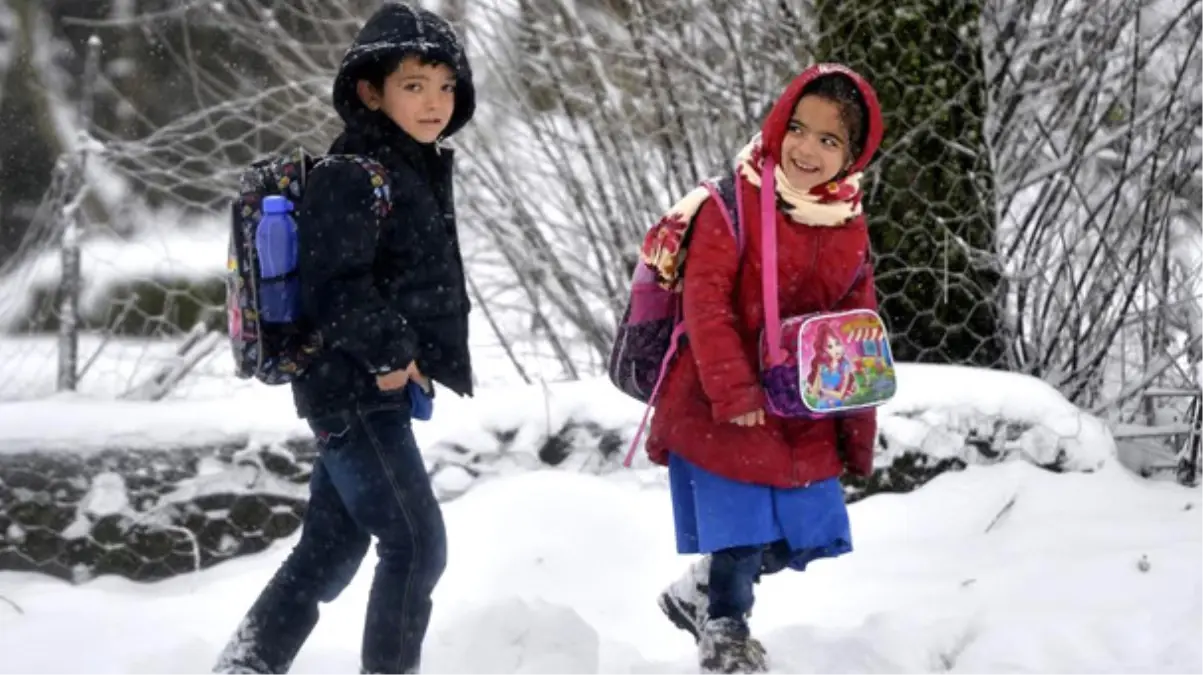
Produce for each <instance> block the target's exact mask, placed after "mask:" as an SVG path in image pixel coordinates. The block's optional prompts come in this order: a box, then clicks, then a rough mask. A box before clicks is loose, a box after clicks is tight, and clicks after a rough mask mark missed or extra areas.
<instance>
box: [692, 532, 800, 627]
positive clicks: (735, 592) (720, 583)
mask: <svg viewBox="0 0 1203 675" xmlns="http://www.w3.org/2000/svg"><path fill="white" fill-rule="evenodd" d="M789 560H790V548H789V543H788V542H786V541H785V540H784V539H780V540H778V541H775V542H773V543H771V544H766V545H760V546H735V547H733V548H725V549H722V550H719V551H715V552H714V554H713V555H712V556H711V562H710V612H709V614H710V617H711V618H715V619H718V618H723V617H730V618H736V619H741V620H742V619H743V618H745V617H746V616H747V615H748V613H749V612H751V611H752V604H753V603H754V602H755V601H756V598H755V595H754V593H753V591H752V586H753V585H754V584H756V583H758V582H759V581H760V577H761V576H762V575H765V574H776V573H777V572H780V571H781V570H783V569H785V568H786V566H788V565H789Z"/></svg>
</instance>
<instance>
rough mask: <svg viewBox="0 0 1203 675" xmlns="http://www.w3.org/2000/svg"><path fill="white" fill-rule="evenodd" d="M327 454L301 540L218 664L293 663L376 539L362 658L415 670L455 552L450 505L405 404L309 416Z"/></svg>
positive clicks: (281, 668) (366, 667)
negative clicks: (439, 491) (437, 591)
mask: <svg viewBox="0 0 1203 675" xmlns="http://www.w3.org/2000/svg"><path fill="white" fill-rule="evenodd" d="M309 425H310V427H311V428H312V429H313V431H314V434H316V436H317V439H318V447H319V449H320V455H319V459H318V461H317V462H315V463H314V467H313V477H312V479H311V480H310V485H309V490H310V497H309V506H308V508H307V510H306V511H305V519H304V523H303V525H302V530H301V539H300V541H299V542H298V543H297V545H296V548H294V549H293V551H292V553H291V554H290V555H289V556H288V559H287V560H285V561H284V564H283V565H281V566H280V569H279V570H278V571H277V572H276V574H275V576H274V577H273V578H272V580H271V581H270V582H269V583H268V585H267V587H266V588H265V589H264V590H263V592H262V594H260V596H259V599H258V600H256V601H255V604H254V605H253V606H252V607H251V609H250V611H249V612H248V613H247V615H246V617H245V618H244V619H243V621H242V623H241V624H240V625H239V627H238V630H237V632H236V633H235V635H234V637H233V638H232V639H231V641H230V643H229V644H228V645H227V646H226V648H225V650H224V651H223V652H222V655H221V657H220V658H219V661H218V665H217V670H219V671H241V672H246V671H254V672H264V673H283V672H287V671H288V669H289V667H290V666H291V665H292V661H293V659H294V658H295V657H296V655H297V652H298V651H300V649H301V646H302V645H303V644H304V643H305V640H306V639H307V638H308V637H309V634H310V632H311V631H312V630H313V627H314V626H315V625H316V624H317V620H318V603H320V602H330V601H331V600H334V599H335V598H336V597H338V595H339V593H341V592H342V591H343V589H344V588H346V587H347V585H348V584H349V583H350V582H351V579H352V578H353V577H354V576H355V572H356V570H358V569H359V564H360V562H361V561H362V560H363V557H364V555H366V554H367V550H368V545H369V543H370V542H371V537H372V536H375V537H376V539H377V544H376V553H377V555H378V556H379V563H378V564H377V565H376V574H375V577H374V578H373V580H372V590H371V595H370V599H369V600H368V608H367V619H366V623H365V626H364V635H363V647H362V653H361V656H362V664H361V665H362V668H363V671H364V672H369V673H410V672H416V671H417V669H418V666H419V665H420V661H421V652H422V640H423V638H424V637H425V636H426V628H427V625H428V624H429V622H430V612H431V600H430V596H431V593H432V592H433V591H434V587H435V584H437V583H438V580H439V577H441V576H442V574H443V568H444V566H445V565H446V560H447V535H446V531H445V530H444V527H443V515H442V512H441V511H440V509H439V504H438V501H437V500H436V499H435V496H434V491H433V490H432V489H431V486H430V480H429V478H428V477H427V474H426V469H425V467H424V466H423V464H422V456H421V454H420V453H419V451H418V446H417V443H416V442H415V441H414V437H413V431H412V429H411V428H410V420H409V415H408V412H407V411H406V410H403V409H397V408H388V409H381V408H375V409H373V408H363V409H359V410H354V411H347V412H343V413H340V414H335V415H331V416H328V417H323V418H319V419H314V420H310V421H309Z"/></svg>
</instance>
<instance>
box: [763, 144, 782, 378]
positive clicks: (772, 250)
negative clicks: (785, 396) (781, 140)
mask: <svg viewBox="0 0 1203 675" xmlns="http://www.w3.org/2000/svg"><path fill="white" fill-rule="evenodd" d="M776 169H777V167H776V164H775V163H774V162H773V158H772V157H765V158H764V169H763V170H762V171H761V172H760V233H761V234H760V290H761V294H762V295H763V296H764V298H763V299H764V333H765V340H766V341H767V342H768V350H769V354H768V357H769V365H772V366H779V365H781V364H783V363H785V358H786V356H785V349H784V348H782V346H781V307H780V305H779V304H778V303H779V298H778V293H777V171H776Z"/></svg>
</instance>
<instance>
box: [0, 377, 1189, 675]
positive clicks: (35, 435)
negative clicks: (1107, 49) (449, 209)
mask: <svg viewBox="0 0 1203 675" xmlns="http://www.w3.org/2000/svg"><path fill="white" fill-rule="evenodd" d="M898 374H899V381H900V387H899V393H898V396H897V397H896V399H895V400H894V401H892V402H891V403H890V404H889V405H888V406H886V407H885V408H883V410H882V415H881V427H882V436H883V439H884V440H885V442H886V448H885V449H884V450H883V452H882V453H880V454H879V457H878V461H879V464H880V463H888V462H889V461H890V460H891V457H892V456H893V455H896V454H897V453H901V452H906V451H911V452H920V453H922V454H926V455H928V456H930V457H933V458H939V457H948V456H957V457H960V458H962V459H965V460H966V461H967V462H968V463H969V464H970V465H971V466H970V467H969V468H968V469H967V470H965V471H963V472H953V473H948V474H945V475H943V476H940V477H938V478H936V479H935V480H934V481H932V482H931V483H929V484H927V485H925V486H924V487H922V488H920V489H919V490H917V491H915V492H913V493H910V494H906V495H878V496H873V497H869V498H867V499H864V500H862V501H859V502H857V503H855V504H853V505H852V507H851V512H852V519H853V532H854V535H853V536H854V545H855V548H856V550H855V552H854V553H853V554H852V555H849V556H846V557H843V558H840V559H837V560H833V561H824V562H820V563H817V564H815V565H814V566H812V568H811V570H810V571H808V572H807V573H805V574H797V573H787V574H783V575H780V576H777V577H773V578H770V579H766V580H765V581H764V582H763V583H762V584H761V585H760V586H758V594H759V598H760V600H759V603H758V605H757V609H756V612H755V616H754V618H753V627H754V630H755V631H756V632H757V633H758V634H759V635H760V636H761V637H762V638H763V639H764V641H765V643H766V645H767V647H768V648H769V650H770V651H771V655H772V658H773V668H774V670H775V671H776V672H815V671H818V672H902V671H905V672H931V671H944V670H950V671H961V672H982V671H989V672H1018V671H1024V672H1026V671H1038V672H1087V671H1089V672H1103V671H1106V672H1159V673H1164V672H1199V671H1201V670H1203V638H1201V637H1200V636H1201V634H1203V583H1201V579H1200V570H1201V569H1203V527H1201V525H1203V518H1201V513H1203V504H1201V502H1203V500H1201V499H1200V492H1199V490H1198V489H1188V488H1184V487H1181V486H1178V485H1176V484H1173V483H1169V482H1154V481H1147V480H1143V479H1140V478H1137V477H1134V476H1133V475H1132V474H1131V473H1129V472H1127V471H1126V470H1125V469H1124V468H1122V467H1121V466H1120V464H1119V463H1118V462H1117V461H1115V444H1114V442H1113V441H1112V439H1111V436H1110V434H1109V433H1108V431H1107V428H1106V426H1105V425H1104V424H1103V423H1102V422H1100V421H1099V420H1098V419H1096V418H1094V417H1092V416H1090V415H1085V414H1083V413H1081V412H1080V411H1078V410H1077V409H1076V408H1074V407H1073V406H1072V405H1070V404H1069V403H1068V402H1066V401H1065V399H1064V398H1062V397H1061V396H1060V395H1059V394H1057V392H1056V391H1054V390H1053V389H1052V388H1051V387H1048V386H1047V385H1045V384H1043V383H1041V382H1039V381H1038V380H1035V379H1033V378H1030V377H1026V376H1020V375H1013V374H1008V373H1001V372H994V371H980V370H972V369H965V368H956V367H948V366H927V365H915V364H900V366H899V370H898ZM641 413H642V407H641V406H640V405H638V404H637V403H634V402H632V401H630V400H628V399H626V398H624V397H623V396H622V395H621V394H619V393H617V391H615V390H614V388H613V387H611V386H609V385H608V383H606V382H605V381H604V380H593V381H585V382H577V383H571V384H556V385H548V386H546V387H543V386H533V387H515V386H505V387H498V386H493V387H486V388H484V389H483V390H482V392H481V393H480V395H479V396H478V397H477V398H476V399H474V400H460V399H456V398H455V397H453V396H449V395H445V396H440V397H439V398H438V399H437V403H436V415H435V418H434V420H432V421H431V422H429V423H424V424H419V425H417V426H416V432H417V434H418V436H419V441H420V442H421V443H422V444H423V446H424V448H426V451H427V455H428V459H429V460H431V461H434V460H435V459H436V458H437V457H439V456H440V454H439V448H447V447H450V446H456V447H458V448H459V449H460V451H457V452H461V451H462V452H467V453H468V454H469V455H472V454H475V455H488V454H490V453H492V454H493V455H494V457H493V459H492V460H490V462H488V463H486V464H487V466H489V467H491V471H490V472H486V478H487V480H470V481H467V482H465V483H464V484H462V485H452V486H449V487H448V486H446V485H442V483H443V482H447V481H450V482H453V483H454V482H455V481H456V479H457V476H456V474H455V473H454V471H449V472H444V473H440V474H438V475H437V476H436V478H438V480H436V485H441V486H442V487H446V488H447V489H448V490H449V491H450V492H454V493H457V494H458V493H460V492H463V496H461V497H459V498H458V499H455V500H454V501H450V502H449V503H447V504H446V506H445V508H446V515H447V523H448V528H449V536H450V563H449V565H450V566H449V568H448V570H447V573H446V575H445V577H444V579H443V582H442V584H441V585H440V587H439V590H438V595H437V597H436V609H435V616H434V619H433V625H432V627H431V632H430V634H429V636H428V642H427V652H426V661H425V669H426V670H427V671H429V672H527V673H530V672H561V673H563V672H691V671H694V670H696V666H695V665H694V655H693V645H692V642H691V640H689V639H688V637H687V636H684V635H683V634H681V633H679V632H677V631H675V630H674V629H673V628H672V627H671V626H670V625H669V624H668V623H667V621H665V620H664V619H663V618H661V617H660V615H659V614H658V610H657V608H656V605H655V602H654V598H655V594H656V593H657V592H658V590H659V589H660V588H661V587H662V586H663V585H664V584H665V583H667V582H668V581H670V580H671V579H672V578H673V577H674V576H675V575H677V574H679V573H680V572H681V571H682V570H683V569H684V568H685V566H686V565H687V564H688V563H689V562H690V561H689V560H688V559H686V558H682V557H679V556H677V555H676V554H675V552H674V550H673V543H672V542H673V537H672V531H671V513H670V507H669V501H668V494H667V490H666V487H665V483H664V475H663V473H662V472H661V471H660V470H659V469H656V468H649V467H648V466H647V465H646V464H645V463H641V464H639V465H637V468H636V469H635V470H631V471H621V470H618V471H615V470H614V469H615V466H614V465H613V463H612V461H611V462H610V463H609V464H608V465H606V466H605V467H599V466H597V465H596V464H595V465H594V466H592V467H590V466H582V465H581V464H579V463H576V462H578V461H579V460H576V459H574V460H572V461H569V462H565V464H563V465H561V467H560V469H557V470H535V471H531V470H530V469H531V468H532V467H537V466H539V462H538V461H532V460H534V458H533V454H534V450H535V448H537V447H538V446H539V445H540V444H541V442H542V441H544V440H545V439H546V438H548V436H550V435H552V434H553V433H556V432H557V431H558V430H560V429H562V428H563V427H564V426H565V424H566V423H568V422H569V421H573V420H575V421H576V422H578V423H582V424H584V425H588V424H593V425H596V426H597V427H598V428H602V429H608V430H619V435H620V436H622V438H623V439H628V438H629V437H630V434H631V433H632V432H633V431H634V428H635V426H636V424H637V422H638V420H639V417H640V414H641ZM0 418H2V423H0V452H4V451H21V450H28V449H31V448H33V447H36V448H38V449H41V450H46V451H64V452H86V451H88V450H90V449H96V448H99V447H102V446H104V445H112V444H114V443H116V442H120V443H122V444H127V445H141V444H145V445H148V446H151V447H165V446H167V447H169V446H170V445H171V444H172V443H177V444H178V443H190V444H194V443H197V442H201V441H205V440H215V441H216V440H221V439H228V438H230V437H231V436H246V437H249V438H253V439H254V440H256V441H273V440H282V439H284V438H287V437H290V436H294V435H297V434H303V433H305V429H304V426H303V424H302V423H301V422H300V421H299V420H297V419H296V418H295V415H294V414H293V411H292V407H291V401H290V398H289V395H288V390H287V388H282V387H276V388H269V387H263V386H259V385H255V384H251V383H232V382H230V381H229V380H228V379H224V378H221V377H219V376H215V377H214V378H213V379H212V381H211V382H208V383H206V384H204V385H198V386H196V387H194V388H193V389H192V390H191V393H190V396H189V397H188V398H186V399H181V400H169V401H162V402H158V403H146V402H135V401H125V402H116V401H112V400H109V399H105V398H103V397H95V396H87V395H73V396H56V397H51V398H47V399H41V400H36V401H25V402H17V403H5V404H0ZM499 432H505V433H500V434H499ZM992 434H993V438H991V435H992ZM974 436H976V437H977V438H979V439H981V438H982V437H983V436H984V437H985V440H988V441H992V446H991V447H993V448H995V449H999V448H1002V449H1003V450H1004V453H1003V455H1002V456H1001V457H994V458H990V457H986V458H982V457H973V456H971V455H972V454H973V453H974V452H976V451H974V450H972V447H974V444H973V443H970V442H969V441H970V438H971V437H974ZM502 437H504V438H506V439H509V440H508V441H506V442H503V441H501V440H500V439H501V438H502ZM582 447H587V448H596V447H597V441H596V439H594V440H589V439H585V440H584V441H583V442H582ZM457 456H460V457H463V455H462V454H460V455H457ZM498 456H503V457H502V459H501V460H498V459H497V457H498ZM574 457H581V458H585V459H584V460H583V461H586V462H588V461H594V462H596V461H598V456H597V454H596V453H595V452H594V453H589V452H585V453H580V454H578V455H574ZM590 458H591V459H590ZM1006 459H1010V460H1012V461H1003V460H1006ZM1051 461H1057V464H1058V465H1059V466H1062V467H1063V468H1064V469H1067V470H1068V471H1067V472H1066V473H1053V472H1047V471H1043V470H1040V469H1038V468H1036V467H1035V466H1034V464H1035V463H1048V462H1051ZM976 462H984V463H985V464H990V463H991V462H1001V463H994V464H993V465H976V466H975V465H974V464H975V463H976ZM563 469H567V470H563ZM574 469H580V471H577V470H574ZM598 469H605V470H601V471H599V470H598ZM597 473H601V474H602V475H594V474H597ZM459 478H465V476H460V477H459ZM468 488H471V489H468ZM293 542H295V535H294V536H293V537H290V538H289V539H287V540H283V541H279V542H277V543H276V544H274V545H273V546H272V547H271V548H269V549H268V550H267V551H266V552H264V553H261V554H257V555H255V556H250V557H245V558H240V559H236V560H233V561H230V562H226V563H222V564H220V565H218V566H216V567H214V568H211V569H208V570H205V571H202V572H199V573H195V574H190V575H187V576H183V577H177V578H174V579H170V580H168V581H164V582H159V583H154V584H143V585H139V584H135V583H132V582H128V581H125V580H122V579H117V578H108V577H101V578H98V579H94V580H92V581H89V582H87V583H84V584H81V585H71V584H67V583H65V582H61V581H58V580H54V579H50V578H47V577H43V576H38V575H32V574H25V573H13V572H0V673H17V672H22V673H30V672H33V673H42V672H89V673H100V672H122V673H137V672H202V671H205V670H206V669H208V668H209V667H210V666H211V664H212V661H213V659H214V657H215V655H216V653H217V651H218V650H219V649H220V647H221V645H222V643H223V641H224V640H225V639H226V638H227V637H228V635H229V633H230V631H231V630H232V629H233V627H234V626H235V624H236V623H237V621H238V619H239V618H240V616H241V614H242V612H244V611H245V610H246V608H247V607H248V606H249V603H250V602H251V601H252V600H253V599H254V597H255V594H256V593H257V592H258V591H259V590H260V588H261V587H262V586H263V584H264V583H265V582H266V581H267V579H268V578H269V576H270V575H271V574H272V572H273V571H274V569H275V568H276V566H277V565H278V564H279V563H280V561H281V560H282V559H283V557H284V556H286V555H287V553H288V551H289V549H290V547H291V545H292V543H293ZM373 565H374V560H372V559H371V557H369V559H368V560H367V561H365V563H364V565H363V566H362V567H361V573H360V575H359V577H358V578H357V579H356V581H355V582H354V583H353V585H352V586H351V587H350V588H349V589H348V590H347V592H346V593H345V594H344V595H343V596H342V597H340V598H339V599H338V600H337V601H336V602H334V603H333V604H331V605H329V606H328V607H326V608H325V610H324V612H323V617H324V618H323V621H322V622H321V623H320V624H319V626H318V628H317V631H316V632H315V633H314V635H313V637H312V639H311V640H310V641H309V643H308V644H307V645H306V647H305V649H304V651H303V652H302V653H301V655H300V657H299V659H298V661H297V663H296V666H295V668H294V672H301V673H305V672H311V673H312V672H355V671H356V670H357V668H358V645H359V643H360V638H359V633H360V630H361V628H362V625H363V616H362V613H363V608H364V606H365V603H366V596H367V592H368V586H369V583H370V577H371V574H370V571H371V569H372V567H373Z"/></svg>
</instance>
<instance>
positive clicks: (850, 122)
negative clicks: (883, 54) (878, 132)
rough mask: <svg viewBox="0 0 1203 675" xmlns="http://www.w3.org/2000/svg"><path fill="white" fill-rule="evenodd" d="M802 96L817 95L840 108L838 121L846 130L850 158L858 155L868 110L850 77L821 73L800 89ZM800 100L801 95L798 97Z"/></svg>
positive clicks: (865, 131) (864, 131)
mask: <svg viewBox="0 0 1203 675" xmlns="http://www.w3.org/2000/svg"><path fill="white" fill-rule="evenodd" d="M802 96H803V97H805V96H819V97H821V98H824V99H827V100H828V101H831V102H832V103H834V104H836V105H837V106H839V108H840V121H841V122H843V123H844V128H845V129H846V130H847V131H848V144H849V150H851V153H850V154H851V155H852V159H853V160H855V159H856V158H857V157H860V153H861V150H863V149H864V147H865V138H866V136H867V134H868V129H867V128H866V126H867V123H868V119H869V110H868V108H866V107H865V99H864V98H863V97H862V96H861V93H860V88H858V87H857V86H856V83H855V82H853V81H852V79H851V78H849V77H846V76H844V75H840V74H831V75H823V76H822V77H819V78H817V79H815V81H813V82H811V83H810V84H808V85H806V86H805V87H803V89H802ZM799 100H801V97H800V98H799Z"/></svg>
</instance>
